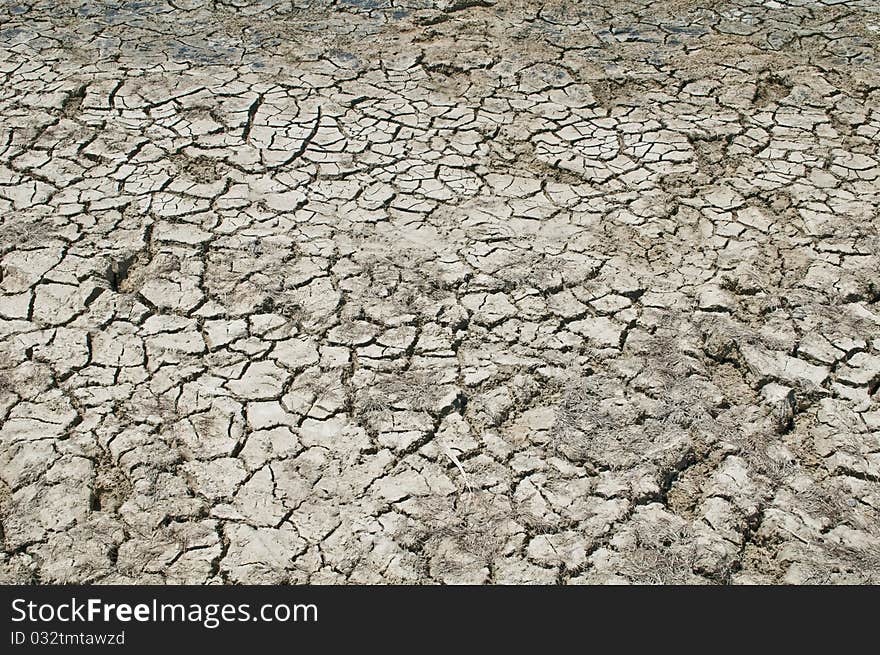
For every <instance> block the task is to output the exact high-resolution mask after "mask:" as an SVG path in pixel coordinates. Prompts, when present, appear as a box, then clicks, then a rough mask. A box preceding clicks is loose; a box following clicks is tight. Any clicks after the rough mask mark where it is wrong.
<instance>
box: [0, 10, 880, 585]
mask: <svg viewBox="0 0 880 655" xmlns="http://www.w3.org/2000/svg"><path fill="white" fill-rule="evenodd" d="M878 45H880V4H878V3H877V2H876V0H767V1H763V2H762V1H760V0H716V1H710V0H675V1H669V0H625V1H617V0H583V1H579V2H559V1H551V2H518V1H516V0H510V1H505V0H498V1H497V2H491V1H489V0H445V1H442V2H438V1H432V0H334V1H324V0H292V1H291V0H286V1H281V0H278V1H276V0H257V1H253V0H229V1H227V0H214V1H213V2H206V1H203V0H139V1H133V2H109V1H107V2H95V1H86V2H65V1H63V0H51V1H49V0H39V1H36V2H32V1H30V0H21V1H9V0H3V1H2V2H0V264H2V273H0V480H2V481H0V519H2V531H0V537H2V542H3V553H2V555H0V580H2V581H3V582H15V583H25V582H34V583H55V582H61V583H68V582H88V583H132V582H138V583H147V582H155V583H197V584H201V583H241V582H248V583H347V582H348V583H412V582H417V583H570V584H576V583H615V582H632V583H872V582H873V583H877V582H880V392H878V386H880V306H878V300H880V274H878V269H880V262H878V259H880V219H878V211H880V209H878V207H880V151H878V142H880V62H878Z"/></svg>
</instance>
